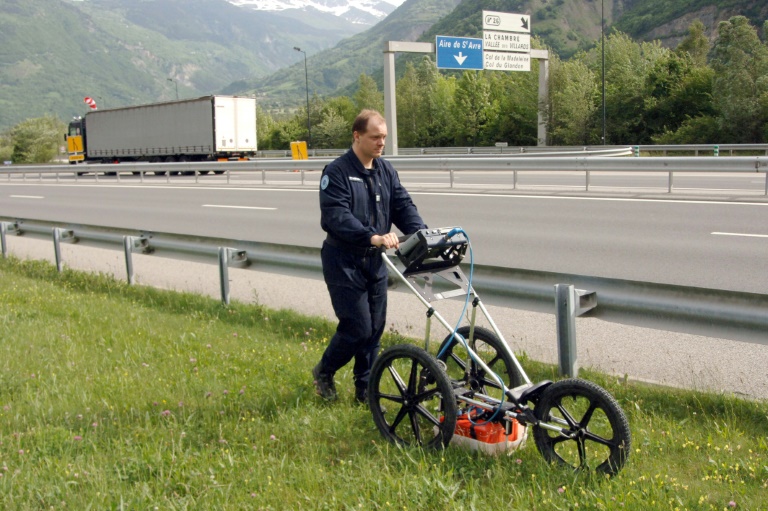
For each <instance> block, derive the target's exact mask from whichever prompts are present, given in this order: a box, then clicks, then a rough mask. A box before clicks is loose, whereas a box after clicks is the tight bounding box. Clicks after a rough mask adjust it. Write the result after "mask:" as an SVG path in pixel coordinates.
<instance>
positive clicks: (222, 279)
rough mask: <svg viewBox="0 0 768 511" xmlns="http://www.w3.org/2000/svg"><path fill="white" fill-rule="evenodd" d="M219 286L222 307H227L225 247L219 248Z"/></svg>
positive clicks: (227, 278)
mask: <svg viewBox="0 0 768 511" xmlns="http://www.w3.org/2000/svg"><path fill="white" fill-rule="evenodd" d="M219 285H220V288H221V301H222V303H224V305H229V261H228V257H227V249H226V248H225V247H219Z"/></svg>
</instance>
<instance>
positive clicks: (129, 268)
mask: <svg viewBox="0 0 768 511" xmlns="http://www.w3.org/2000/svg"><path fill="white" fill-rule="evenodd" d="M132 246H133V236H123V250H124V252H125V271H126V273H127V274H128V285H129V286H132V285H133V282H134V276H133V275H134V274H133V253H132V248H131V247H132Z"/></svg>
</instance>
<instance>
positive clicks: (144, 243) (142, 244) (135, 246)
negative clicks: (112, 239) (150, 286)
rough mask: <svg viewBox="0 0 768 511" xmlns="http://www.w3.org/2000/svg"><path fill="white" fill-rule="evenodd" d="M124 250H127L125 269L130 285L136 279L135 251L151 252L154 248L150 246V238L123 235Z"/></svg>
mask: <svg viewBox="0 0 768 511" xmlns="http://www.w3.org/2000/svg"><path fill="white" fill-rule="evenodd" d="M123 251H124V252H125V271H126V273H127V274H128V285H131V286H132V285H133V284H134V282H135V281H136V278H135V273H134V271H133V253H134V252H141V253H142V254H151V253H152V252H154V249H153V248H152V247H150V246H149V240H147V239H146V238H139V237H136V236H123Z"/></svg>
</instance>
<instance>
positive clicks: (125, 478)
mask: <svg viewBox="0 0 768 511" xmlns="http://www.w3.org/2000/svg"><path fill="white" fill-rule="evenodd" d="M0 282H1V283H2V284H1V285H0V407H1V408H0V508H1V509H7V510H17V509H18V510H25V509H78V510H85V509H280V510H282V509H364V510H370V509H401V510H416V509H418V510H441V511H444V510H449V509H521V510H522V509H525V510H530V509H538V510H549V509H624V510H637V511H640V510H648V509H669V510H676V509H717V510H721V509H731V508H734V507H735V508H736V509H749V510H756V509H768V403H765V402H753V401H744V400H740V399H735V398H731V397H726V396H716V395H707V394H701V393H696V392H684V391H676V390H668V389H660V388H651V387H647V386H643V385H637V384H633V383H631V382H630V383H627V382H624V381H618V380H617V379H615V378H610V377H606V376H604V375H601V374H599V373H595V372H590V371H583V372H582V376H585V377H587V378H588V379H591V380H593V381H595V382H597V383H599V384H600V385H602V386H604V387H605V388H607V389H608V390H609V391H610V392H611V393H612V394H613V395H614V396H616V398H617V399H618V400H619V402H620V403H621V405H622V406H623V408H624V410H625V412H626V413H627V415H628V418H629V422H630V425H631V428H632V435H633V446H632V453H631V459H630V461H629V463H628V464H627V466H626V467H625V468H624V470H623V471H622V472H621V473H620V474H619V475H618V476H617V477H615V478H613V479H603V478H598V477H592V478H590V477H588V476H587V475H584V474H573V473H571V472H569V471H567V470H564V469H562V468H559V467H555V466H548V465H546V464H545V463H544V461H543V459H542V457H541V456H540V455H539V453H538V451H537V450H536V447H535V445H534V442H533V439H532V438H529V442H528V444H527V445H526V446H525V447H524V448H523V449H520V450H518V451H517V452H515V453H514V454H512V455H511V456H497V457H488V456H486V455H483V454H478V453H474V452H469V451H465V450H462V449H459V448H455V447H451V448H449V449H447V450H444V451H422V450H419V449H412V448H410V449H401V448H398V447H395V446H394V445H391V444H388V443H386V442H385V441H383V439H382V437H381V436H380V434H379V433H378V432H377V431H376V429H375V426H374V424H373V421H372V419H371V416H370V413H369V412H368V411H367V409H365V408H363V407H360V406H355V405H354V404H353V399H352V391H351V386H352V385H351V375H350V372H349V370H347V369H345V370H344V371H342V372H341V373H340V374H339V375H338V377H339V382H338V384H339V388H340V390H342V397H341V399H340V401H339V402H337V403H334V404H326V403H323V402H321V401H320V400H319V398H317V397H316V396H315V395H314V392H313V388H312V385H311V380H310V377H309V372H310V369H311V367H312V366H313V364H314V363H315V362H316V360H317V359H318V357H319V355H320V353H321V351H322V349H323V348H324V346H325V344H326V342H327V339H328V337H329V335H330V334H331V333H332V331H333V325H332V324H329V323H328V322H326V321H324V320H319V319H316V318H307V317H302V316H300V315H297V314H295V313H292V312H289V311H274V310H269V309H267V308H265V307H262V306H258V305H246V304H240V303H235V304H233V305H231V306H229V307H224V306H222V305H221V303H219V302H218V301H216V300H214V299H211V298H206V297H202V296H197V295H192V294H182V293H174V292H167V291H159V290H156V289H152V288H146V287H130V286H127V285H126V284H124V283H122V282H118V281H117V280H114V279H112V278H109V277H105V276H94V275H90V274H86V273H78V272H73V271H65V272H64V273H63V274H58V273H57V272H56V270H55V268H54V267H52V266H51V265H50V264H48V263H42V262H21V261H18V260H16V259H14V258H10V259H5V260H0ZM395 341H402V339H398V335H397V334H392V333H390V334H389V335H388V338H387V339H386V341H385V344H387V343H392V342H395ZM523 365H524V367H526V369H527V371H528V372H529V374H530V375H531V377H532V379H534V380H538V379H543V378H554V375H553V371H554V368H552V367H551V366H545V365H542V364H537V363H534V362H532V361H530V360H526V359H525V358H524V357H523Z"/></svg>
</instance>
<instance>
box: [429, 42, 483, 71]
mask: <svg viewBox="0 0 768 511" xmlns="http://www.w3.org/2000/svg"><path fill="white" fill-rule="evenodd" d="M435 53H436V57H437V58H436V60H437V68H438V69H483V40H482V39H477V38H473V37H449V36H443V35H439V36H437V37H436V39H435Z"/></svg>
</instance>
